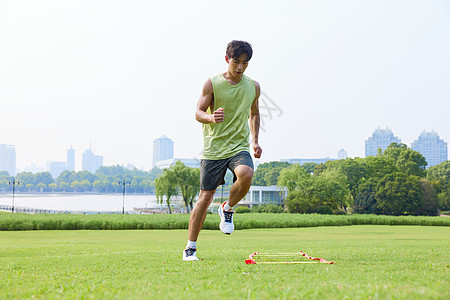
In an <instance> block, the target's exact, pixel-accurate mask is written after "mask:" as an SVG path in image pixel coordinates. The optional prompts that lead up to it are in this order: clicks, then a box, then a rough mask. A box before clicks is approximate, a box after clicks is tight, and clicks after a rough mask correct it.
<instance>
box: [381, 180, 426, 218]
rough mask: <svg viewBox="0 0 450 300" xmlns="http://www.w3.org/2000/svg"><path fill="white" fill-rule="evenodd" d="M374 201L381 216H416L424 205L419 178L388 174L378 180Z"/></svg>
mask: <svg viewBox="0 0 450 300" xmlns="http://www.w3.org/2000/svg"><path fill="white" fill-rule="evenodd" d="M375 199H376V201H377V207H378V209H379V210H380V212H381V213H382V214H386V215H396V216H399V215H414V214H417V213H418V211H419V209H420V208H422V207H423V204H424V202H423V191H422V188H421V186H420V178H419V177H417V176H414V175H407V174H405V173H401V172H396V173H393V174H388V175H386V176H385V177H384V178H383V179H381V180H380V183H379V184H378V188H377V193H376V194H375Z"/></svg>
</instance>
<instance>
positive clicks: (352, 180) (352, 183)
mask: <svg viewBox="0 0 450 300" xmlns="http://www.w3.org/2000/svg"><path fill="white" fill-rule="evenodd" d="M333 168H335V169H336V170H338V172H339V173H340V174H341V176H340V177H342V179H343V180H344V181H343V182H344V183H345V184H346V186H347V187H348V189H349V191H350V194H351V196H352V201H354V200H355V198H356V195H357V193H358V186H359V184H360V183H361V181H362V180H363V179H364V176H365V171H366V170H365V168H364V165H363V164H362V163H361V160H360V159H357V158H354V159H353V158H347V159H341V160H336V161H330V162H329V166H328V168H327V170H324V171H323V172H322V173H323V174H326V173H327V172H330V170H331V169H333ZM336 179H338V178H336Z"/></svg>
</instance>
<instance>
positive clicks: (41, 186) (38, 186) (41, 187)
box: [36, 182, 47, 193]
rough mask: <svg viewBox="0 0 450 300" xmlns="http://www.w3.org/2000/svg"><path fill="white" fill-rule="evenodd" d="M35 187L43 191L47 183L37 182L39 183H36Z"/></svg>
mask: <svg viewBox="0 0 450 300" xmlns="http://www.w3.org/2000/svg"><path fill="white" fill-rule="evenodd" d="M36 188H37V189H38V191H39V192H41V193H42V192H43V191H44V189H46V188H47V185H46V184H45V183H42V182H39V183H38V184H37V185H36Z"/></svg>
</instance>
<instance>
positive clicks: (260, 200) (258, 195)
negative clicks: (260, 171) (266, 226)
mask: <svg viewBox="0 0 450 300" xmlns="http://www.w3.org/2000/svg"><path fill="white" fill-rule="evenodd" d="M287 194H288V192H287V189H286V188H279V187H277V186H276V185H274V186H251V187H250V189H249V191H248V193H247V195H246V196H245V198H244V199H243V200H242V201H241V204H246V205H259V204H269V203H270V204H277V205H283V203H284V199H286V197H287Z"/></svg>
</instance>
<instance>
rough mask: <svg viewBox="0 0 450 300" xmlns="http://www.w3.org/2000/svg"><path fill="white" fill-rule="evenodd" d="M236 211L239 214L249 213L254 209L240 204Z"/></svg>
mask: <svg viewBox="0 0 450 300" xmlns="http://www.w3.org/2000/svg"><path fill="white" fill-rule="evenodd" d="M234 212H235V213H237V214H247V213H250V212H252V210H251V209H250V208H248V207H247V206H239V207H238V208H236V209H235V210H234Z"/></svg>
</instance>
